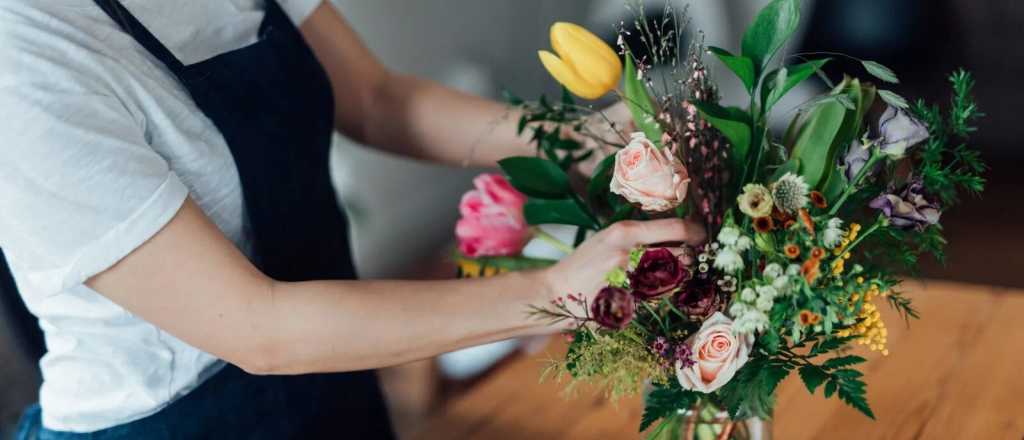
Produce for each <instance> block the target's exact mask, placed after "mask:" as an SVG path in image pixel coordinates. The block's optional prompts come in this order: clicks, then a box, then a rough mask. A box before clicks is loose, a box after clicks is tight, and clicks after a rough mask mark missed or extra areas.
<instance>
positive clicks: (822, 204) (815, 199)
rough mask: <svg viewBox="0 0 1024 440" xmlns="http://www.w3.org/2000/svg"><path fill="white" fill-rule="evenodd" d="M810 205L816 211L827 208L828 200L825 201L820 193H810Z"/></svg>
mask: <svg viewBox="0 0 1024 440" xmlns="http://www.w3.org/2000/svg"><path fill="white" fill-rule="evenodd" d="M811 204H812V205H814V206H815V207H816V208H818V209H825V208H828V200H825V195H824V194H822V193H821V192H820V191H811Z"/></svg>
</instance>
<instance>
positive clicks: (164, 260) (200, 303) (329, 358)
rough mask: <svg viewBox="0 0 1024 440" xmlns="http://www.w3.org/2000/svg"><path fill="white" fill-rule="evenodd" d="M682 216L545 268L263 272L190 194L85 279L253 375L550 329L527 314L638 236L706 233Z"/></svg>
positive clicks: (629, 227) (593, 283)
mask: <svg viewBox="0 0 1024 440" xmlns="http://www.w3.org/2000/svg"><path fill="white" fill-rule="evenodd" d="M703 238H704V237H703V231H702V230H701V229H700V227H699V226H695V225H693V224H690V223H685V222H683V221H681V220H678V219H666V220H658V221H649V222H642V223H641V222H621V223H618V224H616V225H614V226H613V227H611V228H609V229H607V230H605V231H602V232H601V233H599V234H597V235H596V236H594V237H592V238H590V239H589V240H587V242H586V243H584V244H583V245H582V246H581V247H580V248H579V249H578V250H577V251H576V252H575V253H574V254H573V255H571V256H570V257H568V258H566V259H565V260H563V261H562V262H560V263H558V264H557V265H555V266H553V267H552V268H549V269H545V270H539V271H533V272H519V273H511V274H507V275H502V276H497V277H493V278H485V279H475V280H448V281H308V282H296V283H285V282H278V281H275V280H272V279H270V278H268V277H266V276H265V275H264V274H262V273H261V272H260V271H259V270H257V269H256V268H255V267H253V266H252V265H251V264H250V263H249V261H248V260H247V259H246V258H245V256H244V255H242V254H241V253H240V252H239V251H238V250H237V249H236V248H235V247H234V246H233V245H232V244H231V242H229V241H228V240H227V239H226V238H225V237H224V236H223V235H222V234H221V232H220V231H219V230H218V229H217V227H216V226H215V225H213V224H212V223H211V222H210V221H209V220H208V219H207V218H206V216H205V215H204V214H203V213H202V211H201V210H200V209H199V208H198V207H197V206H196V205H195V204H194V203H193V202H191V201H186V203H185V205H184V206H183V207H182V208H181V210H180V211H179V212H178V213H177V215H176V216H175V217H174V219H173V220H171V222H170V223H168V224H167V225H166V226H165V227H164V228H163V229H162V230H161V231H160V232H159V233H157V234H156V235H155V236H154V237H153V238H151V239H150V240H149V241H147V242H146V243H145V244H143V245H142V246H141V247H139V248H137V249H136V250H134V251H133V252H132V253H130V254H129V255H128V256H127V257H125V258H124V259H122V260H121V261H120V262H118V263H117V264H116V265H114V266H113V267H111V268H110V269H107V270H106V271H104V272H103V273H100V274H99V275H96V276H95V277H93V278H91V279H90V280H89V281H88V282H87V285H88V286H89V287H91V288H93V289H95V290H96V291H98V292H100V293H101V294H103V295H104V296H106V297H107V298H109V299H111V300H112V301H114V302H115V303H118V304H120V305H121V306H122V307H124V308H125V309H127V310H129V311H130V312H132V313H134V314H136V315H138V316H140V317H142V318H144V319H146V320H147V321H149V322H152V323H153V324H155V325H157V326H158V327H160V328H162V329H164V330H165V331H167V332H169V333H171V334H173V335H175V336H176V337H178V338H180V339H182V340H184V341H186V342H188V343H189V344H192V345H193V346H195V347H197V348H199V349H201V350H203V351H206V352H208V353H211V354H213V355H215V356H217V357H219V358H221V359H225V360H227V361H228V362H231V363H234V364H236V365H238V366H240V367H242V368H243V369H245V370H247V371H250V372H253V373H260V374H297V373H309V372H334V371H350V370H360V369H369V368H377V367H384V366H390V365H397V364H401V363H405V362H409V361H412V360H416V359H422V358H425V357H429V356H433V355H437V354H440V353H443V352H447V351H451V350H454V349H457V348H461V347H465V346H470V345H475V344H480V343H485V342H490V341H495V340H499V339H505V338H510V337H515V336H521V335H529V334H538V333H544V332H550V331H553V330H555V329H552V328H549V327H545V326H544V324H543V323H541V322H538V321H536V320H532V319H530V318H529V317H528V316H527V311H528V306H529V305H546V304H548V302H549V301H550V300H552V299H553V298H555V297H556V296H561V295H564V294H566V293H583V294H585V295H587V296H590V295H593V294H595V293H596V292H597V290H598V289H599V288H600V287H601V283H602V280H603V278H604V274H605V273H606V272H607V271H609V270H610V269H612V268H613V267H616V266H621V265H624V264H625V262H626V260H627V258H628V253H629V250H630V249H632V248H633V247H634V246H636V245H638V244H648V243H658V242H667V241H681V240H686V241H690V242H693V243H697V242H700V241H702V240H703Z"/></svg>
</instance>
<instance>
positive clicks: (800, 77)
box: [761, 58, 831, 111]
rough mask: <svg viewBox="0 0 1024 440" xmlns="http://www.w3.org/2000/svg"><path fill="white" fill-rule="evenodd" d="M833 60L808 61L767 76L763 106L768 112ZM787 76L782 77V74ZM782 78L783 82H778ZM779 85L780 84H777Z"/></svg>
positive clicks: (775, 71) (763, 91)
mask: <svg viewBox="0 0 1024 440" xmlns="http://www.w3.org/2000/svg"><path fill="white" fill-rule="evenodd" d="M830 60H831V58H823V59H820V60H813V61H808V62H806V63H803V64H796V65H792V66H787V67H783V68H780V69H778V70H774V71H772V72H770V73H768V75H766V76H765V83H764V87H762V89H761V106H762V107H763V108H764V109H765V111H768V110H769V109H771V108H772V107H774V106H775V104H776V103H777V102H779V100H780V99H782V97H783V96H785V94H786V93H788V92H789V91H790V90H792V89H793V87H796V86H797V85H798V84H800V83H801V82H803V81H804V80H806V79H807V78H809V77H810V76H811V75H813V74H814V73H815V72H817V71H818V70H820V69H821V68H822V67H824V66H825V64H827V63H828V62H829V61H830ZM782 72H785V73H786V74H785V75H782V76H780V73H782ZM779 78H782V79H783V80H782V81H778V79H779ZM776 83H778V84H776Z"/></svg>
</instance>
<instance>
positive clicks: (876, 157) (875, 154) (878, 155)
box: [828, 148, 885, 217]
mask: <svg viewBox="0 0 1024 440" xmlns="http://www.w3.org/2000/svg"><path fill="white" fill-rule="evenodd" d="M884 158H885V155H884V154H882V152H881V150H879V149H877V148H872V149H871V157H870V158H869V159H868V162H867V163H865V164H864V166H863V167H861V169H860V171H858V172H857V175H856V176H854V177H853V182H849V184H848V185H847V186H846V189H845V190H843V195H842V196H840V197H839V200H836V203H835V205H832V209H831V210H829V212H828V215H829V216H830V217H831V216H833V215H836V213H837V212H839V208H842V207H843V204H844V203H846V199H847V198H849V197H850V196H851V195H853V193H854V192H855V191H856V190H857V187H858V186H860V182H861V181H862V180H864V178H865V177H867V175H868V173H869V172H870V170H871V169H873V168H874V167H875V165H877V164H878V162H879V161H880V160H882V159H884Z"/></svg>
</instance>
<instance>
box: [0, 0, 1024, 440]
mask: <svg viewBox="0 0 1024 440" xmlns="http://www.w3.org/2000/svg"><path fill="white" fill-rule="evenodd" d="M335 3H336V5H337V7H338V8H339V10H340V11H341V12H342V13H343V14H344V15H346V17H347V18H348V20H349V21H350V22H351V23H352V25H353V26H354V27H355V29H356V30H357V31H358V32H359V33H360V35H361V36H362V37H363V39H364V41H365V42H366V44H367V45H368V46H369V47H370V48H371V49H372V50H373V51H374V52H375V53H376V54H377V55H378V56H379V57H380V58H381V59H382V60H383V61H384V63H385V64H387V65H388V66H390V67H391V68H393V69H394V70H396V71H400V72H405V73H412V74H417V75H421V76H424V77H428V78H432V79H434V80H437V81H440V82H442V83H444V84H447V85H450V86H452V87H455V88H458V89H461V90H465V91H468V92H471V93H476V94H479V95H484V96H489V97H499V96H500V94H501V91H502V90H504V89H507V90H509V91H512V92H514V93H515V94H516V95H518V96H522V97H525V98H527V99H530V98H534V97H537V96H539V94H541V93H545V92H547V93H556V92H557V88H556V85H555V83H554V81H553V80H551V79H550V78H549V77H548V75H547V73H546V72H544V70H543V69H542V68H541V66H540V63H539V62H538V60H537V57H536V50H537V49H540V48H548V47H549V42H548V36H547V28H548V26H550V24H551V23H552V22H554V21H557V20H562V21H572V22H576V23H579V24H581V25H584V26H586V27H588V28H589V29H591V30H593V31H594V32H595V33H597V34H599V35H601V36H602V37H605V38H607V39H608V40H609V42H613V41H614V36H615V33H614V32H615V31H614V24H616V23H619V22H620V21H625V22H627V23H629V22H631V20H632V13H631V12H630V11H628V10H627V9H626V8H625V7H624V6H623V0H517V1H514V2H513V1H498V0H489V1H479V0H433V1H430V2H423V1H411V0H375V1H372V2H368V1H359V0H336V1H335ZM689 3H691V5H690V10H689V12H690V16H691V18H692V20H693V23H692V25H691V27H690V29H691V30H697V29H702V30H703V31H704V33H705V38H706V41H707V43H708V44H713V45H716V46H721V47H725V48H727V49H730V50H734V51H735V50H736V49H737V48H738V46H739V38H740V35H741V32H742V30H743V29H744V27H745V26H746V24H747V23H749V21H750V20H751V19H752V17H753V16H754V14H755V13H756V11H757V10H758V9H759V8H760V7H761V6H762V5H763V4H764V3H765V1H764V0H728V1H725V0H693V1H692V2H689ZM663 4H664V0H647V1H646V12H647V14H648V16H649V18H657V17H658V15H659V14H660V12H661V11H662V6H663ZM674 4H675V5H676V6H680V7H681V6H683V5H685V4H686V2H683V1H676V2H675V3H674ZM804 24H805V26H804V28H802V29H801V30H800V31H799V35H798V38H796V39H795V40H794V43H793V44H791V46H790V47H788V48H787V51H788V53H790V54H793V53H798V52H811V51H836V52H844V53H847V54H849V55H853V56H857V57H862V58H867V59H874V60H876V61H878V62H881V63H883V64H885V65H887V66H889V67H891V68H893V69H894V70H895V71H896V72H897V73H898V74H899V75H900V78H901V80H902V84H899V85H897V86H895V87H894V89H895V90H896V91H897V92H900V93H901V94H903V95H904V96H908V97H922V98H925V99H926V100H929V101H931V102H935V103H940V104H942V103H945V102H947V100H948V93H949V88H948V84H947V83H946V80H945V79H946V76H947V75H948V74H949V72H951V71H952V70H953V69H954V68H957V67H965V68H968V69H970V70H971V71H973V72H974V74H975V76H976V78H977V80H978V86H977V89H976V95H977V98H978V101H979V103H980V106H981V108H982V110H983V111H985V112H986V113H987V114H988V116H987V117H986V118H985V119H984V120H983V121H982V123H981V127H980V132H979V134H978V135H977V136H976V138H975V139H974V142H975V143H976V144H977V146H978V147H979V148H980V149H981V150H982V151H983V155H984V157H985V159H986V160H987V162H988V163H989V164H990V165H991V167H992V169H991V171H990V172H989V179H990V181H989V185H988V189H987V191H986V193H985V195H984V198H982V199H974V200H967V201H966V203H964V204H963V205H962V206H961V207H959V209H957V210H955V211H953V212H951V213H949V215H947V216H946V218H945V219H944V224H945V226H946V228H947V237H948V238H949V240H950V246H949V249H948V251H949V252H948V253H949V255H950V258H949V260H948V261H947V262H946V265H944V266H943V265H940V264H937V263H934V262H927V263H924V264H922V267H921V270H922V276H924V277H929V278H942V279H954V280H960V281H968V282H975V283H984V284H994V285H1001V286H1016V287H1024V277H1020V276H1019V271H1020V269H1024V256H1022V253H1021V251H1020V249H1022V246H1024V236H1022V235H1021V234H1019V233H1017V231H1016V227H1018V226H1019V225H1021V220H1020V219H1021V218H1024V206H1022V203H1021V202H1020V199H1021V197H1022V196H1024V178H1022V175H1024V171H1022V170H1021V167H1022V166H1024V149H1022V148H1020V141H1019V139H1021V138H1024V124H1022V123H1020V122H1014V121H1013V120H1012V119H1013V118H1014V117H1015V115H1016V114H1017V113H1016V111H1014V110H1013V105H1015V104H1014V103H1022V102H1024V88H1022V87H1021V86H1020V85H1018V84H1016V83H1015V80H1020V79H1021V78H1024V50H1021V48H1020V47H1018V46H1019V45H1020V44H1021V43H1022V42H1024V39H1022V38H1021V36H1022V35H1021V29H1022V28H1024V2H1019V1H1014V0H992V1H984V2H979V1H970V0H844V1H811V0H805V1H804ZM808 24H809V25H808ZM709 65H710V66H711V67H712V69H713V70H714V71H715V72H714V73H715V76H716V78H718V79H719V81H720V84H721V86H722V89H723V94H724V95H726V96H739V94H740V93H742V92H741V91H740V90H739V84H738V82H737V81H734V80H733V79H732V78H728V77H726V76H725V75H723V73H724V69H722V68H721V67H720V66H719V65H717V64H716V62H714V61H709ZM835 67H843V68H844V70H847V71H851V72H858V70H855V69H854V68H853V67H852V66H842V65H838V64H837V65H835V66H833V69H834V68H835ZM832 75H833V77H835V75H837V73H836V72H835V71H833V72H832ZM823 87H824V86H823V85H821V84H818V83H814V82H813V81H809V82H808V83H807V84H806V86H805V89H804V90H802V91H797V92H796V93H794V94H793V97H792V101H793V103H797V102H800V101H802V100H803V99H801V96H804V97H806V96H808V95H809V94H811V93H816V92H818V91H820V90H822V88H823ZM780 108H786V107H785V104H784V106H783V107H780ZM485 135H486V133H466V139H467V155H468V154H469V146H470V145H469V144H471V143H472V139H476V138H478V137H479V136H485ZM331 160H332V164H331V165H332V169H333V173H334V176H335V180H336V184H337V186H338V191H339V193H340V195H341V198H342V199H343V200H344V201H345V205H346V208H347V210H348V212H349V215H350V218H351V221H352V227H353V229H354V232H353V235H352V236H353V245H354V247H355V249H354V252H355V254H356V261H357V267H358V269H359V271H360V274H361V276H362V277H364V278H424V277H450V276H451V275H453V274H454V269H453V268H452V266H451V263H450V261H448V259H447V258H446V256H447V255H448V252H449V249H450V248H451V245H452V228H453V225H454V222H455V220H456V217H457V209H456V208H457V204H458V200H459V197H460V195H461V194H462V193H463V192H464V191H465V190H466V189H467V188H469V180H470V179H471V178H472V176H473V175H475V174H476V173H478V172H480V171H481V170H476V169H453V168H446V167H438V166H431V165H426V164H423V163H417V162H413V161H410V160H406V159H400V158H397V157H393V156H390V155H386V154H382V153H379V152H373V151H370V150H368V149H366V148H365V147H363V146H361V145H358V144H355V143H353V142H351V141H348V140H346V139H341V138H339V139H337V147H336V148H335V151H334V152H333V154H332V159H331ZM423 182H430V184H429V185H424V184H423ZM409 188H416V191H415V192H410V191H409ZM394 249H401V250H402V252H400V253H396V252H394V251H393V250H394ZM1015 269H1016V270H1015ZM8 330H9V322H8V321H7V320H3V322H2V323H0V378H3V379H2V380H3V383H4V386H3V387H0V437H4V438H6V437H7V435H9V434H8V433H9V431H8V429H9V426H10V423H12V422H13V421H14V420H15V419H16V417H17V414H18V413H19V412H20V411H21V409H22V407H23V406H24V405H26V404H28V403H29V402H31V401H34V400H35V393H36V389H37V387H38V373H37V371H36V368H35V366H34V365H32V364H31V363H30V362H27V361H25V356H24V355H23V353H22V352H20V351H19V345H18V341H17V340H16V339H15V338H14V337H13V336H12V335H11V334H10V332H9V331H8ZM519 346H520V344H518V343H515V342H508V343H503V344H496V345H492V346H489V347H485V348H481V349H477V350H472V351H467V352H463V353H460V354H455V355H452V356H448V357H446V358H443V359H442V360H441V361H435V360H431V361H424V362H420V363H417V364H414V365H410V366H405V367H399V368H395V369H391V370H388V371H385V372H383V373H382V375H383V377H384V379H385V384H386V387H387V388H388V392H389V395H390V399H391V403H392V408H393V411H394V413H395V420H396V424H397V427H398V428H399V430H400V432H403V433H409V432H414V431H415V429H416V427H417V424H418V421H420V420H422V417H423V416H425V415H426V414H429V413H430V412H431V411H434V410H436V409H437V408H439V407H440V406H441V405H443V403H444V401H445V399H446V398H448V397H450V396H452V395H455V394H457V393H459V392H460V391H461V390H465V389H467V388H469V387H472V384H473V381H474V379H475V378H477V377H479V376H480V375H481V374H483V373H484V372H486V371H488V370H490V369H493V368H495V365H498V367H497V368H500V364H501V359H503V358H504V357H505V356H506V355H507V354H509V353H511V352H513V351H515V350H518V349H519Z"/></svg>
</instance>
